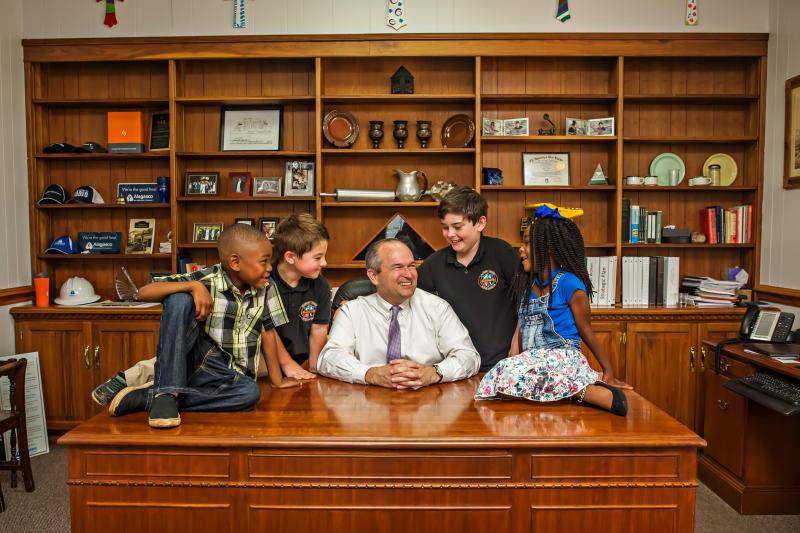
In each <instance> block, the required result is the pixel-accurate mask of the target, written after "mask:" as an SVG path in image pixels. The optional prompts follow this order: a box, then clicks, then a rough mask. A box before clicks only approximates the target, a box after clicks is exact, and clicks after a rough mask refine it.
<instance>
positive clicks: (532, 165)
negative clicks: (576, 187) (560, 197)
mask: <svg viewBox="0 0 800 533" xmlns="http://www.w3.org/2000/svg"><path fill="white" fill-rule="evenodd" d="M522 176H523V183H524V185H526V186H545V187H559V186H561V187H565V186H568V185H569V182H570V178H569V152H524V153H523V154H522Z"/></svg>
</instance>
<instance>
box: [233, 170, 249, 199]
mask: <svg viewBox="0 0 800 533" xmlns="http://www.w3.org/2000/svg"><path fill="white" fill-rule="evenodd" d="M252 177H253V174H251V173H250V172H229V173H228V196H249V195H250V179H251V178H252Z"/></svg>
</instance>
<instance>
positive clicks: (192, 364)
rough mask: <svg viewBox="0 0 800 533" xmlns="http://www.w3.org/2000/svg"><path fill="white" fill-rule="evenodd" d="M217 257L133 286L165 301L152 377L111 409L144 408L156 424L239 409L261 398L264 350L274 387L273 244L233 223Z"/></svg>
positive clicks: (277, 379)
mask: <svg viewBox="0 0 800 533" xmlns="http://www.w3.org/2000/svg"><path fill="white" fill-rule="evenodd" d="M217 248H218V251H219V257H220V263H219V264H216V265H214V266H212V267H208V268H204V269H202V270H199V271H197V272H192V273H191V274H177V275H173V276H168V277H164V278H160V280H159V281H157V282H154V283H150V284H148V285H145V286H144V287H142V288H141V289H139V291H138V294H137V300H141V301H148V302H158V301H163V303H164V310H163V312H162V315H161V331H160V334H159V341H158V351H157V354H156V362H155V382H149V383H146V384H144V385H134V386H130V387H126V388H124V389H122V390H121V391H120V392H119V393H117V394H116V395H115V396H114V399H113V400H112V402H111V405H110V406H109V412H110V413H111V414H112V415H114V416H121V415H125V414H128V413H132V412H136V411H143V410H146V411H149V412H150V416H149V424H150V426H151V427H154V428H171V427H176V426H178V425H180V423H181V418H180V413H179V408H180V410H183V411H244V410H250V409H253V408H254V407H255V406H256V404H257V403H258V400H259V398H260V395H261V393H260V391H259V387H258V384H257V383H256V381H255V376H256V372H257V371H258V364H259V360H260V359H261V358H260V357H259V355H260V352H261V351H262V350H263V352H264V354H265V355H266V357H265V359H266V362H267V367H268V370H269V376H270V379H271V380H272V383H273V385H275V386H278V387H289V386H293V385H296V384H297V382H296V381H295V380H291V379H281V370H280V366H279V364H278V360H277V357H276V353H277V347H276V337H277V336H276V334H275V329H274V328H275V327H276V326H278V325H282V324H284V323H286V322H287V321H288V317H287V316H286V312H285V310H284V308H283V304H282V303H281V300H280V296H279V295H278V293H277V291H276V290H275V288H274V287H273V286H272V285H270V283H269V277H270V272H271V271H272V265H271V260H272V245H271V244H270V242H269V240H268V239H267V238H266V236H265V235H264V234H263V233H261V232H260V231H258V230H257V229H255V228H253V227H252V226H248V225H246V224H234V225H232V226H230V227H229V228H227V229H226V230H225V231H223V232H222V234H221V235H220V238H219V242H218V243H217Z"/></svg>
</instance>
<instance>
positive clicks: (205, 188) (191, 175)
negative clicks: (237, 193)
mask: <svg viewBox="0 0 800 533" xmlns="http://www.w3.org/2000/svg"><path fill="white" fill-rule="evenodd" d="M202 194H207V195H214V194H219V172H187V173H186V196H193V195H202Z"/></svg>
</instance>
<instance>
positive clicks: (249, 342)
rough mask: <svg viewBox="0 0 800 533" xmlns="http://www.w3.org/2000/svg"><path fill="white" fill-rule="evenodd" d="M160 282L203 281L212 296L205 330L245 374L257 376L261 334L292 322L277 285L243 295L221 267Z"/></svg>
mask: <svg viewBox="0 0 800 533" xmlns="http://www.w3.org/2000/svg"><path fill="white" fill-rule="evenodd" d="M156 281H167V282H176V281H199V282H200V283H202V284H203V285H204V286H205V287H206V289H208V292H209V293H211V300H212V304H211V312H210V313H209V315H208V317H206V320H205V324H204V327H203V329H204V330H205V332H206V334H207V335H208V336H209V337H210V338H211V339H212V340H213V341H214V342H215V343H216V345H217V346H218V347H219V349H220V350H222V351H223V352H225V353H227V354H228V355H230V366H231V368H233V369H234V370H236V371H238V372H241V373H242V374H248V373H249V374H252V375H255V374H256V371H257V370H258V369H257V365H258V360H259V357H257V356H258V352H259V350H260V349H261V333H262V332H263V331H269V330H271V329H273V328H275V327H277V326H282V325H284V324H286V323H287V322H289V317H288V316H287V314H286V309H285V308H284V306H283V302H282V301H281V297H280V295H279V294H278V290H277V289H276V288H275V285H274V284H273V283H270V284H268V285H267V286H266V287H264V288H263V289H255V288H253V287H250V288H248V289H247V290H246V291H244V292H242V291H240V290H239V289H238V288H236V286H235V285H234V284H233V282H232V281H231V279H230V278H229V277H228V274H226V273H225V269H223V268H222V265H221V264H216V265H214V266H211V267H208V268H204V269H202V270H198V271H196V272H192V273H190V274H174V275H172V276H165V277H163V278H158V279H157V280H156Z"/></svg>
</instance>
